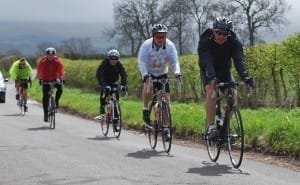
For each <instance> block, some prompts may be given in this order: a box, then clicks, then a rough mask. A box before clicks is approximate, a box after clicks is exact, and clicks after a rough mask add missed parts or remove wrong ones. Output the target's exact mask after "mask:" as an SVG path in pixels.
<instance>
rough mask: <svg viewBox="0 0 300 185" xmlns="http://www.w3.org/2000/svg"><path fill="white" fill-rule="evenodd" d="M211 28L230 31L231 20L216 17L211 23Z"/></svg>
mask: <svg viewBox="0 0 300 185" xmlns="http://www.w3.org/2000/svg"><path fill="white" fill-rule="evenodd" d="M213 29H218V30H223V31H231V30H232V21H231V20H229V19H228V18H226V17H218V18H216V20H215V22H214V23H213Z"/></svg>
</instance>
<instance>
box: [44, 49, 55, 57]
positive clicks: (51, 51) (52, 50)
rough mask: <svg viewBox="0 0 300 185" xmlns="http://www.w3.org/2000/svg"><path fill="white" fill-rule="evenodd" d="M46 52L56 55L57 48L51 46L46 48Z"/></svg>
mask: <svg viewBox="0 0 300 185" xmlns="http://www.w3.org/2000/svg"><path fill="white" fill-rule="evenodd" d="M45 53H46V54H47V55H55V54H56V50H55V48H52V47H49V48H47V49H45Z"/></svg>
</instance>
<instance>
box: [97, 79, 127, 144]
mask: <svg viewBox="0 0 300 185" xmlns="http://www.w3.org/2000/svg"><path fill="white" fill-rule="evenodd" d="M120 90H121V89H120V86H118V85H116V86H112V87H111V90H110V92H107V93H106V92H105V93H104V94H103V95H104V96H106V99H105V110H106V113H105V114H104V115H100V118H99V120H100V124H101V130H102V133H103V135H104V136H107V134H108V131H109V126H110V125H112V129H113V133H114V136H115V137H116V138H119V137H120V134H121V130H122V112H121V107H120V103H119V101H118V99H117V94H118V93H119V92H120ZM125 93H126V94H127V92H125Z"/></svg>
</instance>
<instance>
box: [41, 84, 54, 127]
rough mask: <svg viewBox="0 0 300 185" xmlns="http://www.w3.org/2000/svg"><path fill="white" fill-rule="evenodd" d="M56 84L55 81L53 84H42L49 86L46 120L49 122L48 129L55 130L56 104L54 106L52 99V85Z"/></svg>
mask: <svg viewBox="0 0 300 185" xmlns="http://www.w3.org/2000/svg"><path fill="white" fill-rule="evenodd" d="M55 84H57V82H56V81H53V82H43V85H49V86H50V90H49V92H48V94H49V100H48V101H49V103H48V119H49V121H50V125H49V127H50V128H51V129H55V111H56V110H55V109H56V104H55V99H54V95H53V89H54V85H55Z"/></svg>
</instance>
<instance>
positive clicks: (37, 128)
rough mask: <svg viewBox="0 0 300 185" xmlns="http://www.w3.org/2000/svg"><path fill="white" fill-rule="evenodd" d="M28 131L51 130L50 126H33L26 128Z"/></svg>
mask: <svg viewBox="0 0 300 185" xmlns="http://www.w3.org/2000/svg"><path fill="white" fill-rule="evenodd" d="M27 130H29V131H38V130H53V129H51V128H50V127H47V126H42V127H34V128H28V129H27Z"/></svg>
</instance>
